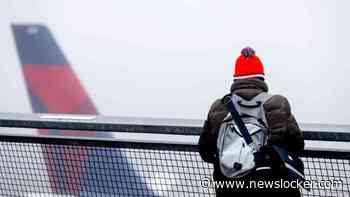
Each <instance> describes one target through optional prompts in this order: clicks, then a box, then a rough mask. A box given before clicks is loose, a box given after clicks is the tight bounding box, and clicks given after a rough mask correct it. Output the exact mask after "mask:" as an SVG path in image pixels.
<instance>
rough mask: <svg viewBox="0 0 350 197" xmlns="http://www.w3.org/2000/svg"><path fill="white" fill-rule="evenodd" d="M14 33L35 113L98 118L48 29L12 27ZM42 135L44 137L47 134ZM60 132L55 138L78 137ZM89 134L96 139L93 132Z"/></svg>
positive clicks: (73, 133)
mask: <svg viewBox="0 0 350 197" xmlns="http://www.w3.org/2000/svg"><path fill="white" fill-rule="evenodd" d="M12 30H13V33H14V37H15V41H16V46H17V51H18V55H19V58H20V61H21V64H22V70H23V74H24V78H25V81H26V84H27V89H28V93H29V96H30V102H31V105H32V108H33V111H34V112H35V113H66V114H98V111H97V109H96V107H95V106H94V104H93V103H92V101H91V99H90V98H89V96H88V94H87V92H86V91H85V90H84V87H83V86H82V84H81V82H80V80H79V79H78V77H77V76H76V75H75V73H74V71H73V70H72V68H71V66H70V64H69V62H68V61H67V59H66V57H65V56H64V54H63V52H62V50H61V49H60V47H59V46H58V44H57V42H56V40H55V39H54V37H53V36H52V35H51V33H50V31H49V30H48V29H47V28H46V27H45V26H43V25H12ZM40 132H41V133H42V134H45V132H46V131H44V130H41V131H40ZM57 132H59V131H56V134H63V135H79V133H78V132H74V131H67V132H65V131H62V133H57ZM80 133H81V132H80ZM88 133H89V134H90V135H94V133H93V132H88ZM85 134H86V133H85Z"/></svg>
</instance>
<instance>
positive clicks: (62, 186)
mask: <svg viewBox="0 0 350 197" xmlns="http://www.w3.org/2000/svg"><path fill="white" fill-rule="evenodd" d="M12 30H13V33H14V38H15V42H16V46H17V51H18V55H19V58H20V61H21V64H22V70H23V74H24V78H25V82H26V84H27V89H28V93H29V96H30V102H31V105H32V108H33V111H34V112H36V113H65V114H98V111H97V109H96V107H95V106H94V104H93V103H92V101H91V99H90V98H89V96H88V94H87V92H86V91H85V90H84V88H83V86H82V84H81V82H80V81H79V79H78V78H77V76H76V75H75V73H74V71H73V70H72V68H71V66H70V64H69V62H68V61H67V59H66V57H65V56H64V54H63V52H62V51H61V49H60V47H59V46H58V44H57V42H56V41H55V40H54V37H53V36H52V34H51V33H50V31H49V30H48V29H47V28H46V27H45V26H43V25H36V24H33V25H22V24H16V25H12ZM39 133H40V134H43V135H45V134H50V135H74V136H97V137H103V136H104V137H106V136H110V134H108V133H101V132H81V131H58V130H39ZM43 148H44V149H45V151H43V154H44V158H45V163H46V166H47V169H48V170H47V173H48V177H49V179H50V183H51V190H52V191H53V192H55V193H60V194H62V193H66V194H74V195H77V196H80V195H81V194H79V191H91V192H95V193H99V192H107V193H113V192H114V191H119V192H121V193H122V194H127V195H128V196H129V195H132V196H137V195H136V192H137V191H134V190H127V189H125V188H122V187H121V185H122V184H116V187H114V188H108V191H105V190H107V189H105V188H103V187H101V186H100V184H101V183H104V182H108V181H112V182H114V183H118V182H120V180H122V179H130V178H132V179H133V180H123V181H126V182H135V183H139V184H140V187H141V188H142V190H144V191H145V193H147V194H149V196H155V195H154V193H153V191H152V190H151V189H150V188H149V187H148V186H146V184H145V183H144V180H143V178H142V176H140V175H139V174H138V173H137V171H135V169H134V168H133V166H132V165H131V164H129V163H128V162H127V159H126V158H125V157H126V156H125V155H124V153H123V152H122V151H113V152H108V154H110V155H109V156H111V157H114V158H120V160H121V161H120V163H119V165H118V168H116V169H117V170H115V169H112V168H114V167H113V166H105V170H108V172H109V173H110V177H111V178H110V179H112V180H110V179H108V180H107V176H99V175H101V174H102V172H101V171H100V170H99V169H96V168H95V167H94V165H92V166H85V167H84V165H88V164H93V163H94V162H96V158H97V156H96V154H99V155H106V154H107V153H106V151H107V150H102V149H101V150H98V151H95V152H93V150H89V149H86V148H84V147H80V148H78V150H76V149H73V148H69V147H68V148H67V147H61V148H56V149H55V148H51V147H46V148H45V146H44V147H43ZM92 153H93V154H92ZM72 155H74V156H75V157H77V158H79V159H76V158H75V159H72V158H71V157H72ZM123 158H124V159H123ZM106 159H107V158H106ZM106 163H108V162H106ZM119 167H120V168H119ZM72 172H75V173H72ZM97 175H98V176H97ZM91 177H95V178H91ZM118 177H119V178H118ZM121 177H123V178H122V179H120V178H121ZM129 177H130V178H129ZM87 179H88V180H90V181H89V182H88V183H85V182H84V184H82V181H81V180H87Z"/></svg>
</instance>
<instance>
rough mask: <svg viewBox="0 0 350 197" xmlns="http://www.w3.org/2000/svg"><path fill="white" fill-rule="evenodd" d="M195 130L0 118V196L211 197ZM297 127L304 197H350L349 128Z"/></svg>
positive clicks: (156, 122)
mask: <svg viewBox="0 0 350 197" xmlns="http://www.w3.org/2000/svg"><path fill="white" fill-rule="evenodd" d="M201 125H202V121H198V120H170V119H146V118H143V119H140V118H116V117H104V116H80V115H79V116H77V115H53V114H9V113H6V114H5V113H2V114H1V113H0V127H7V129H5V130H4V129H2V131H1V132H0V176H1V177H0V196H60V197H61V196H215V192H214V189H213V188H212V187H209V188H203V187H202V185H201V184H202V182H203V180H206V179H207V178H210V177H211V173H212V166H211V164H208V163H205V162H203V161H202V160H201V158H200V156H199V154H198V148H197V141H198V134H199V132H200V131H201ZM9 127H17V128H23V129H21V130H23V132H21V133H20V134H19V133H18V132H13V131H12V129H10V128H9ZM301 127H302V130H303V131H304V136H305V139H306V140H307V147H306V150H305V151H304V152H303V153H302V159H303V161H304V165H305V174H306V177H307V179H308V180H310V183H311V184H313V185H312V189H311V191H309V192H308V191H305V190H303V195H304V196H349V192H350V163H349V162H350V150H349V146H348V143H349V141H350V134H349V133H347V132H350V128H348V127H347V126H340V125H338V126H335V125H332V126H331V125H328V126H327V125H301ZM27 128H38V129H41V130H39V131H38V132H34V133H33V132H29V131H28V132H26V130H27ZM44 129H45V130H44ZM61 129H64V130H68V131H66V132H65V133H63V132H59V131H58V130H61ZM72 130H75V131H74V132H70V131H72ZM96 131H99V132H96ZM327 141H328V142H327Z"/></svg>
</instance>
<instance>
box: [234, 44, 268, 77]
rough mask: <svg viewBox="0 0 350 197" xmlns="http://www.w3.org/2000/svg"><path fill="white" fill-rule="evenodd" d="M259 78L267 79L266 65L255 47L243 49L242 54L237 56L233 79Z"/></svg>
mask: <svg viewBox="0 0 350 197" xmlns="http://www.w3.org/2000/svg"><path fill="white" fill-rule="evenodd" d="M246 78H257V79H260V80H265V73H264V66H263V64H262V63H261V61H260V59H259V57H258V56H256V55H255V51H254V49H253V48H250V47H246V48H244V49H242V51H241V55H240V56H239V57H238V58H237V60H236V64H235V69H234V74H233V79H234V80H236V79H246Z"/></svg>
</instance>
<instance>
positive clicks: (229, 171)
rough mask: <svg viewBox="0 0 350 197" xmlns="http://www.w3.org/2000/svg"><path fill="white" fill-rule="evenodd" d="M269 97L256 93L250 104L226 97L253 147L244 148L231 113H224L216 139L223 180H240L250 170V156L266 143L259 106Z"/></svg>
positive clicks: (252, 156) (251, 161)
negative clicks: (230, 100)
mask: <svg viewBox="0 0 350 197" xmlns="http://www.w3.org/2000/svg"><path fill="white" fill-rule="evenodd" d="M270 97H271V96H270V95H268V94H267V93H266V92H262V93H260V94H259V95H257V96H255V97H254V98H253V99H251V100H250V101H247V100H244V99H243V98H241V97H239V96H237V95H232V96H231V97H230V98H231V99H232V103H233V105H234V107H235V109H236V111H237V112H238V113H237V114H239V115H240V117H241V120H242V121H243V124H244V125H245V127H246V128H247V130H248V132H249V135H250V137H251V140H252V141H253V143H251V144H250V145H249V146H248V145H247V142H246V140H245V139H244V136H243V135H242V133H241V132H240V129H239V128H238V126H237V124H236V122H235V121H234V119H233V118H232V115H231V113H228V115H227V116H226V118H225V119H224V121H223V123H222V124H221V127H220V130H219V134H218V139H217V150H218V156H219V163H220V169H221V172H222V174H223V175H225V176H226V177H229V178H233V177H242V176H244V175H246V174H247V173H249V172H250V171H252V170H253V169H254V167H255V161H254V153H256V152H258V151H259V150H260V148H261V147H262V146H264V145H266V141H267V129H266V126H265V125H266V119H265V112H264V109H263V104H264V103H265V101H266V100H268V99H269V98H270Z"/></svg>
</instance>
